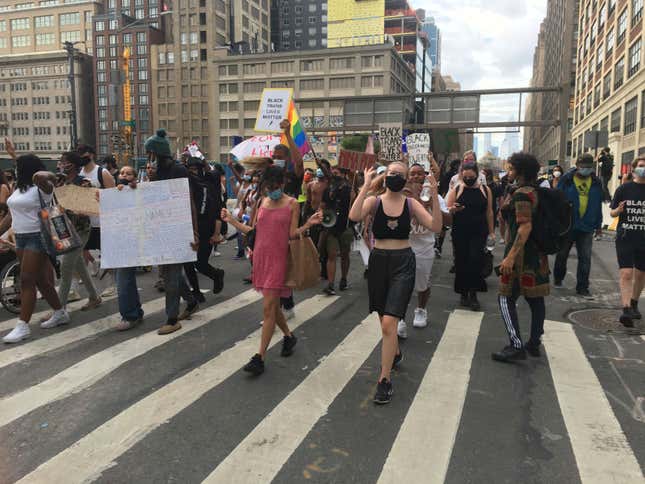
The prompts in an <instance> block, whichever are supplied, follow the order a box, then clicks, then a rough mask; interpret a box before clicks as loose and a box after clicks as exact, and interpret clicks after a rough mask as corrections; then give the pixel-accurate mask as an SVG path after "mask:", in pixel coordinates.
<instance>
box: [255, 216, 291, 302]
mask: <svg viewBox="0 0 645 484" xmlns="http://www.w3.org/2000/svg"><path fill="white" fill-rule="evenodd" d="M255 226H256V231H257V235H256V236H255V246H254V247H253V287H254V288H255V289H256V290H258V291H260V292H262V294H264V295H277V296H280V297H289V296H290V295H291V289H289V288H288V287H286V286H285V285H284V280H285V278H286V276H287V258H288V256H289V228H290V227H291V204H288V205H287V206H286V207H282V208H273V209H271V208H264V207H260V211H259V212H258V219H257V222H256V225H255Z"/></svg>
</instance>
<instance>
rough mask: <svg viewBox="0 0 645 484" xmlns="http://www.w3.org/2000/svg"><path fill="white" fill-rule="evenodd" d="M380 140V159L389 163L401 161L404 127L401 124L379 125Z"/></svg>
mask: <svg viewBox="0 0 645 484" xmlns="http://www.w3.org/2000/svg"><path fill="white" fill-rule="evenodd" d="M378 133H379V136H378V139H379V142H380V143H381V152H380V158H381V159H382V160H387V161H401V146H402V143H403V138H402V134H403V126H402V125H401V123H387V124H379V129H378Z"/></svg>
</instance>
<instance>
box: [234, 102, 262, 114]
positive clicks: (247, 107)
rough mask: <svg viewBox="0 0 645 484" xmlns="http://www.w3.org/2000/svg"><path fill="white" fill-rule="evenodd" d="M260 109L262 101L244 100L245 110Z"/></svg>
mask: <svg viewBox="0 0 645 484" xmlns="http://www.w3.org/2000/svg"><path fill="white" fill-rule="evenodd" d="M258 109H260V101H244V111H253V112H256V111H257V110H258ZM235 110H237V107H236V108H235Z"/></svg>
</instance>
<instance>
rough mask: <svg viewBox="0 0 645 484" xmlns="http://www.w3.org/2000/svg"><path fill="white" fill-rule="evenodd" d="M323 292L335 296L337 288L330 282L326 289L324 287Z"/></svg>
mask: <svg viewBox="0 0 645 484" xmlns="http://www.w3.org/2000/svg"><path fill="white" fill-rule="evenodd" d="M323 292H324V293H325V294H327V295H328V296H335V295H336V290H335V289H334V285H333V284H330V285H329V286H327V287H326V288H325V289H323Z"/></svg>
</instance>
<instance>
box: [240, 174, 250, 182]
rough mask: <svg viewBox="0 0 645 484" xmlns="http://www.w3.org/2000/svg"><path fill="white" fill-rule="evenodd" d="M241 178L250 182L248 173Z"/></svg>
mask: <svg viewBox="0 0 645 484" xmlns="http://www.w3.org/2000/svg"><path fill="white" fill-rule="evenodd" d="M242 179H243V180H244V181H245V182H250V181H251V177H250V176H248V175H246V176H245V177H244V178H242Z"/></svg>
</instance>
